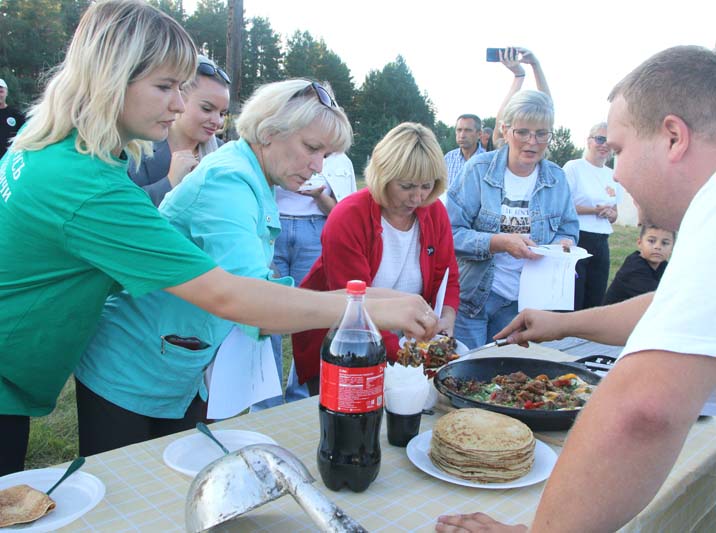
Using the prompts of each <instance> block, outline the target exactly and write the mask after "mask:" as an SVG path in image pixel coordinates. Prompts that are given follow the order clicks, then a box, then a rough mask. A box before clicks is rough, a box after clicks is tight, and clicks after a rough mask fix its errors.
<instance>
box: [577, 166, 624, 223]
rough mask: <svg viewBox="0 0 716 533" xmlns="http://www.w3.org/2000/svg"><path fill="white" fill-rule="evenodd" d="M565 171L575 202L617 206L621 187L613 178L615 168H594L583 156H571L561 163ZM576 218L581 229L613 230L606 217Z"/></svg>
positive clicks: (587, 204) (585, 204)
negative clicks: (579, 157)
mask: <svg viewBox="0 0 716 533" xmlns="http://www.w3.org/2000/svg"><path fill="white" fill-rule="evenodd" d="M564 173H565V174H566V175H567V183H569V189H570V190H571V191H572V198H573V199H574V205H584V206H588V207H595V206H597V205H618V204H619V203H620V202H621V200H622V195H623V194H622V189H621V187H620V186H619V184H618V183H617V182H616V181H614V177H613V176H614V171H613V170H612V169H611V168H609V167H607V166H604V167H595V166H594V165H592V164H591V163H590V162H589V161H587V160H586V159H573V160H572V161H567V163H566V164H565V165H564ZM578 218H579V230H580V231H589V232H591V233H605V234H609V233H611V232H612V231H613V230H612V224H611V223H610V222H609V221H608V220H607V219H606V218H600V217H598V216H597V215H578Z"/></svg>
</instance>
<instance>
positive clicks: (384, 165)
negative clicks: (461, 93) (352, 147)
mask: <svg viewBox="0 0 716 533" xmlns="http://www.w3.org/2000/svg"><path fill="white" fill-rule="evenodd" d="M400 178H404V179H408V180H410V181H411V182H413V183H426V182H429V181H433V180H434V181H435V186H434V187H433V190H432V191H431V192H430V195H429V196H428V197H427V199H426V200H425V204H424V205H429V204H431V203H432V202H434V201H435V200H436V199H437V198H438V197H439V196H440V195H441V194H442V193H443V191H444V190H445V188H446V187H447V167H446V166H445V159H444V158H443V152H442V150H441V149H440V145H439V144H438V140H437V138H436V137H435V134H434V133H433V132H432V131H430V130H429V129H428V128H426V127H425V126H423V125H422V124H417V123H415V122H403V123H402V124H399V125H397V126H396V127H395V128H393V129H392V130H390V131H389V132H388V133H387V134H386V135H385V137H383V138H382V139H381V140H380V142H379V143H378V144H376V145H375V148H374V149H373V155H372V156H371V158H370V163H368V166H367V167H366V169H365V180H366V183H367V184H368V189H369V190H370V194H371V195H372V196H373V199H374V200H375V201H376V202H377V203H379V204H380V205H382V206H385V205H387V203H388V199H387V197H386V193H385V190H386V188H387V187H388V184H389V183H390V182H391V181H393V180H396V179H400Z"/></svg>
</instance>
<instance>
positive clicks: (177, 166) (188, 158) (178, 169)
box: [167, 150, 199, 189]
mask: <svg viewBox="0 0 716 533" xmlns="http://www.w3.org/2000/svg"><path fill="white" fill-rule="evenodd" d="M198 164H199V160H198V159H197V158H196V157H195V156H194V152H192V151H191V150H177V151H176V152H174V153H172V161H171V163H170V165H169V173H168V174H167V178H168V179H169V183H170V184H171V186H172V189H173V188H174V187H176V186H177V185H179V184H180V183H181V180H183V179H184V177H185V176H186V175H187V174H189V172H191V171H192V170H194V168H195V167H196V166H197V165H198Z"/></svg>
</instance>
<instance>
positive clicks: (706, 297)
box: [620, 174, 716, 415]
mask: <svg viewBox="0 0 716 533" xmlns="http://www.w3.org/2000/svg"><path fill="white" fill-rule="evenodd" d="M715 206H716V174H714V175H713V176H712V177H711V178H710V179H709V181H708V182H707V183H706V184H705V185H704V186H703V187H702V188H701V190H700V191H699V192H698V193H697V194H696V196H695V197H694V199H693V200H692V201H691V204H690V205H689V208H688V210H687V211H686V215H685V216H684V220H683V221H682V223H681V227H680V229H679V238H678V240H677V241H676V245H675V246H674V253H673V255H672V256H671V260H670V261H669V268H667V269H666V271H665V272H664V277H663V278H661V282H660V283H659V288H658V289H657V290H656V293H655V294H654V300H653V301H652V303H651V305H650V306H649V308H648V309H647V310H646V312H645V313H644V316H643V317H642V318H641V320H640V321H639V323H638V324H637V325H636V327H635V328H634V331H633V332H632V334H631V335H630V336H629V339H628V340H627V343H626V346H625V347H624V350H623V351H622V354H621V355H620V358H621V357H625V356H627V355H629V354H632V353H636V352H641V351H644V350H664V351H669V352H676V353H685V354H699V355H707V356H710V357H716V328H714V317H716V284H714V282H713V269H714V265H716V240H715V239H714V227H716V209H715V208H714V207H715ZM715 385H716V384H715ZM715 400H716V396H715V395H714V394H712V396H711V398H709V404H711V403H713V402H714V401H715ZM703 414H711V415H713V414H716V409H714V410H713V411H712V412H706V411H704V412H703Z"/></svg>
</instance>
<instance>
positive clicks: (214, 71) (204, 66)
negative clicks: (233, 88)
mask: <svg viewBox="0 0 716 533" xmlns="http://www.w3.org/2000/svg"><path fill="white" fill-rule="evenodd" d="M196 71H197V72H198V73H199V74H202V75H204V76H209V77H210V78H213V77H216V76H218V77H219V78H221V79H222V80H224V81H225V82H226V84H227V85H231V78H229V75H228V74H227V73H226V72H224V71H223V70H221V69H220V68H219V67H215V66H214V65H212V64H210V63H199V66H198V67H196Z"/></svg>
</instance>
